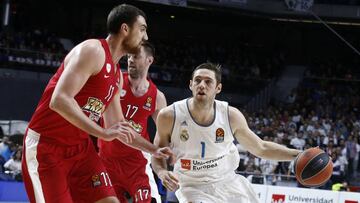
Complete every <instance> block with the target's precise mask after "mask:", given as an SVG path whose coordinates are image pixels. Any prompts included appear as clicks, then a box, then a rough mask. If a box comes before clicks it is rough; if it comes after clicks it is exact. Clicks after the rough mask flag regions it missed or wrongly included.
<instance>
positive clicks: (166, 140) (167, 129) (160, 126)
mask: <svg viewBox="0 0 360 203" xmlns="http://www.w3.org/2000/svg"><path fill="white" fill-rule="evenodd" d="M173 125H174V111H173V108H172V106H168V107H165V108H163V109H162V110H161V111H160V112H159V114H158V116H157V120H156V126H157V133H156V135H155V139H154V144H155V146H157V147H168V146H169V145H170V137H171V132H172V130H173V129H172V128H173ZM171 161H172V162H174V161H175V159H174V158H173V159H172V160H171ZM151 166H152V168H153V170H154V171H155V173H156V174H157V175H158V177H159V178H160V179H161V181H162V184H163V185H164V186H165V187H166V188H167V189H168V190H171V191H175V190H176V189H177V188H178V182H179V181H178V179H177V178H176V175H175V174H173V173H172V172H171V171H168V169H167V164H166V161H165V160H164V159H158V158H156V157H154V156H152V158H151Z"/></svg>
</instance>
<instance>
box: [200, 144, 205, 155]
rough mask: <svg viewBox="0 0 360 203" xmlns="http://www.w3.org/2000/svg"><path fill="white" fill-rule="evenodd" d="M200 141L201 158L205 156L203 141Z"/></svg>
mask: <svg viewBox="0 0 360 203" xmlns="http://www.w3.org/2000/svg"><path fill="white" fill-rule="evenodd" d="M200 143H201V158H204V157H205V142H200Z"/></svg>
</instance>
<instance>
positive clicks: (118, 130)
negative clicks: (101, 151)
mask: <svg viewBox="0 0 360 203" xmlns="http://www.w3.org/2000/svg"><path fill="white" fill-rule="evenodd" d="M105 134H106V136H104V137H103V139H104V140H106V141H112V140H114V139H119V140H120V141H121V142H124V143H131V142H132V140H133V139H134V137H135V136H136V132H135V131H134V130H133V128H132V127H131V125H130V124H129V123H128V122H126V121H121V122H118V123H116V124H114V125H112V126H111V127H110V128H107V129H105Z"/></svg>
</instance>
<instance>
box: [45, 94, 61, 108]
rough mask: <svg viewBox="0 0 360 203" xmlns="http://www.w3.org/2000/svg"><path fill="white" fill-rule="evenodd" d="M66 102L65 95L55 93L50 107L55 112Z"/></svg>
mask: <svg viewBox="0 0 360 203" xmlns="http://www.w3.org/2000/svg"><path fill="white" fill-rule="evenodd" d="M63 103H64V97H63V96H61V95H59V94H53V95H52V96H51V99H50V103H49V108H50V109H51V110H53V111H55V112H59V110H60V109H61V107H62V106H63V105H62V104H63Z"/></svg>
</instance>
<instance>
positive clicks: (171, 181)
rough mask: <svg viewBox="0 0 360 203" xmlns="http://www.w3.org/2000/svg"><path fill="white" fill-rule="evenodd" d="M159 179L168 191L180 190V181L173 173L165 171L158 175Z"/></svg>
mask: <svg viewBox="0 0 360 203" xmlns="http://www.w3.org/2000/svg"><path fill="white" fill-rule="evenodd" d="M158 177H159V178H160V180H161V182H162V184H163V185H164V187H166V189H168V190H170V191H175V190H177V189H178V188H179V180H178V179H177V177H176V176H175V174H174V173H173V172H171V171H166V170H164V171H162V172H160V173H159V174H158Z"/></svg>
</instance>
